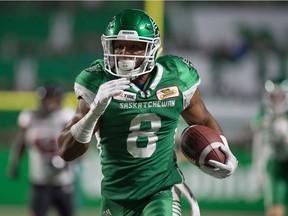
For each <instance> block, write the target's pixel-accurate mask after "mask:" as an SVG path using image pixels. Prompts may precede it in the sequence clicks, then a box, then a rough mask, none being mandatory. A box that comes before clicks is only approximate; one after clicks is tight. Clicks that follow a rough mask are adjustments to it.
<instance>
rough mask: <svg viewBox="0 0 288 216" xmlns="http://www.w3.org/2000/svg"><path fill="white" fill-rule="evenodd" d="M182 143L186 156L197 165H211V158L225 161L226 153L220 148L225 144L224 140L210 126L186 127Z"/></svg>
mask: <svg viewBox="0 0 288 216" xmlns="http://www.w3.org/2000/svg"><path fill="white" fill-rule="evenodd" d="M180 145H181V151H182V153H183V154H184V156H185V157H186V158H187V159H188V160H189V161H191V162H192V163H193V164H195V165H196V166H201V165H203V164H205V165H206V166H210V165H209V163H208V161H209V160H215V161H218V162H221V163H225V160H226V155H225V154H224V152H222V151H221V150H220V148H219V147H220V146H221V145H224V144H223V141H222V139H221V137H220V136H219V135H218V134H217V133H216V132H215V131H214V130H212V129H211V128H209V127H206V126H203V125H192V126H189V127H187V128H185V129H184V130H183V132H182V134H181V142H180Z"/></svg>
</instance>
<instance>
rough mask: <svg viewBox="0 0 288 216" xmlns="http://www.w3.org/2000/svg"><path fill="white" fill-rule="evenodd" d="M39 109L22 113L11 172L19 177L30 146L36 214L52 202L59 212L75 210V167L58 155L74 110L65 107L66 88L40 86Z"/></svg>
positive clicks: (46, 209)
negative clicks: (61, 139)
mask: <svg viewBox="0 0 288 216" xmlns="http://www.w3.org/2000/svg"><path fill="white" fill-rule="evenodd" d="M36 93H37V96H38V98H39V102H40V104H39V108H38V109H37V110H23V111H21V112H20V114H19V117H18V126H19V129H20V132H19V135H18V136H17V139H16V140H15V143H14V145H13V148H12V151H11V157H10V164H9V165H10V167H9V174H10V176H11V177H16V176H17V173H18V166H19V162H20V159H21V157H22V155H23V153H24V149H25V148H26V147H27V149H28V155H29V180H30V182H31V183H32V196H31V198H32V200H31V201H32V202H31V211H32V215H35V216H40V215H41V216H42V215H45V214H46V212H47V211H48V208H49V206H54V207H55V208H56V209H57V210H58V211H59V213H60V214H59V215H62V216H70V215H72V213H73V196H72V195H73V182H74V171H73V169H72V166H71V164H69V163H67V162H65V161H64V160H63V159H61V158H60V157H59V156H58V144H57V138H58V135H59V133H60V131H61V130H62V129H63V127H64V126H65V124H66V123H67V122H68V121H69V119H70V118H71V116H72V115H73V113H74V110H72V109H70V108H61V100H62V97H63V90H62V89H61V88H60V87H56V86H47V87H39V88H38V89H37V91H36Z"/></svg>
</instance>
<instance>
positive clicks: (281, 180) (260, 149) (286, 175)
mask: <svg viewBox="0 0 288 216" xmlns="http://www.w3.org/2000/svg"><path fill="white" fill-rule="evenodd" d="M254 127H255V129H256V130H257V131H256V132H255V137H254V143H253V145H254V146H253V147H254V160H255V162H254V163H255V164H256V167H257V169H256V171H258V172H259V174H261V172H264V176H262V178H264V179H263V180H264V183H265V184H264V187H263V191H264V201H265V205H266V207H269V206H271V205H273V204H284V205H286V206H287V203H288V172H287V166H288V133H287V131H288V111H286V112H285V111H283V112H281V113H274V112H273V111H272V110H271V109H269V107H268V108H267V107H266V108H262V110H261V112H259V115H258V118H257V119H256V121H254Z"/></svg>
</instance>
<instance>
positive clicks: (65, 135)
mask: <svg viewBox="0 0 288 216" xmlns="http://www.w3.org/2000/svg"><path fill="white" fill-rule="evenodd" d="M88 111H89V108H88V106H87V104H86V102H85V101H84V100H83V99H82V98H80V99H79V102H78V106H77V109H76V112H75V113H74V115H73V116H72V119H71V120H70V121H69V122H68V124H67V125H66V127H65V128H64V129H63V130H62V131H61V133H60V135H59V138H58V146H59V155H60V156H61V157H62V158H63V159H64V160H65V161H72V160H74V159H76V158H78V157H80V156H81V155H83V154H84V153H85V152H86V151H87V149H88V148H89V143H90V142H87V143H81V142H79V141H77V140H76V139H75V138H74V137H73V136H72V134H71V131H70V130H71V127H72V126H73V125H74V124H76V123H77V122H79V120H80V119H82V118H83V117H84V116H85V115H86V114H87V113H88ZM97 126H98V124H96V126H95V129H94V131H96V130H97Z"/></svg>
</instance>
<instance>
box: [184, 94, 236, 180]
mask: <svg viewBox="0 0 288 216" xmlns="http://www.w3.org/2000/svg"><path fill="white" fill-rule="evenodd" d="M182 117H183V119H184V120H185V121H186V122H187V124H188V125H196V124H198V125H204V126H207V127H209V128H211V129H213V130H214V131H216V133H218V134H219V135H220V137H221V139H222V141H223V143H224V145H223V146H221V147H220V148H221V150H222V151H223V152H224V153H225V155H226V158H227V159H226V162H225V164H223V163H220V162H217V161H214V160H210V161H209V163H210V165H212V166H213V167H214V168H210V167H207V166H204V165H203V166H201V167H200V169H201V170H202V171H203V172H205V173H207V174H209V175H211V176H214V177H216V178H226V177H228V176H230V175H232V174H233V172H234V171H235V170H236V168H237V165H238V161H237V159H236V157H235V156H234V155H233V153H232V152H231V151H230V148H229V145H228V142H227V140H226V138H225V136H224V135H223V131H222V130H221V128H220V126H219V124H218V123H217V121H216V120H215V118H214V117H213V116H212V115H211V113H210V112H209V111H208V110H207V108H206V106H205V104H204V103H203V101H202V99H201V97H200V91H199V89H196V91H195V93H194V95H193V96H192V97H191V99H190V103H189V105H188V106H187V107H186V109H184V111H183V112H182Z"/></svg>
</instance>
